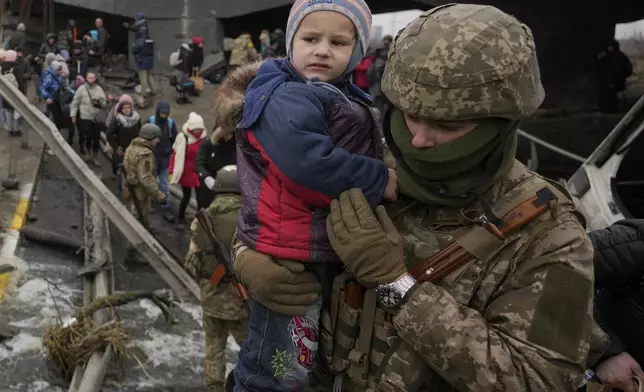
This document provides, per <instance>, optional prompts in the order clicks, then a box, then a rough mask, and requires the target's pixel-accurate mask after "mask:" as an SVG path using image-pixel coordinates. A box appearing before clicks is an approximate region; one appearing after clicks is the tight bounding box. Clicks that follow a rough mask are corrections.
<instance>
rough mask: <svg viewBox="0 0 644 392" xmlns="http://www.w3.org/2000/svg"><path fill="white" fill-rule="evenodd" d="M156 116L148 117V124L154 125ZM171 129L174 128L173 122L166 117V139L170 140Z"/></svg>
mask: <svg viewBox="0 0 644 392" xmlns="http://www.w3.org/2000/svg"><path fill="white" fill-rule="evenodd" d="M156 120H157V116H150V118H149V119H148V122H149V123H150V124H156ZM172 128H174V120H173V119H171V118H170V117H168V137H169V138H170V139H172Z"/></svg>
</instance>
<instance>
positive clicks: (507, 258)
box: [235, 4, 606, 392]
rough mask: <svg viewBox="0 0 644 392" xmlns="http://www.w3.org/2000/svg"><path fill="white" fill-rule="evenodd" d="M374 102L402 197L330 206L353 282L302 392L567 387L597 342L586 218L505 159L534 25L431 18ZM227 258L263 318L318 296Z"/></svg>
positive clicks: (458, 15)
mask: <svg viewBox="0 0 644 392" xmlns="http://www.w3.org/2000/svg"><path fill="white" fill-rule="evenodd" d="M382 90H383V93H384V94H385V95H386V96H387V98H388V99H389V101H390V102H391V104H392V107H390V108H388V110H387V111H386V112H385V116H384V133H385V137H386V140H387V144H388V146H389V147H390V148H391V151H392V153H393V155H394V157H395V158H396V170H397V173H398V187H399V190H400V193H401V195H400V199H399V200H398V201H397V202H394V203H392V204H390V205H388V206H387V207H386V209H385V207H383V206H379V207H378V208H377V209H376V212H375V213H374V212H373V211H372V210H371V208H370V207H369V206H368V204H367V202H366V200H365V197H364V196H363V195H362V193H361V191H360V190H358V189H354V190H351V191H348V192H345V193H343V194H342V195H341V196H340V198H339V200H334V201H333V202H332V203H331V213H330V215H329V218H328V220H327V232H328V234H329V239H330V241H331V244H332V245H333V247H334V249H335V251H336V252H337V254H338V256H339V257H340V259H341V260H342V262H343V263H344V266H345V268H346V269H347V271H348V273H347V274H343V275H345V276H342V275H340V276H339V277H336V278H335V280H334V282H333V290H332V293H331V296H330V298H331V300H330V301H329V303H326V304H325V306H324V308H323V312H324V313H323V315H322V317H321V322H322V333H321V335H320V336H321V337H320V338H319V344H320V353H321V355H320V357H321V358H320V359H321V362H322V363H321V364H320V365H321V366H317V367H316V371H315V372H314V374H313V376H312V379H311V385H310V386H311V389H312V390H320V391H329V390H334V391H340V390H343V391H376V390H378V391H432V392H436V391H438V392H443V391H445V392H447V391H456V390H458V391H460V392H466V391H534V392H536V391H546V390H556V391H575V390H576V389H577V386H578V385H579V383H580V381H581V380H582V377H583V374H584V370H585V369H586V367H587V366H588V365H589V364H591V362H592V361H593V359H591V358H590V353H595V349H603V347H605V344H606V339H605V335H604V334H603V333H602V332H601V331H600V330H598V329H597V328H596V327H595V324H594V322H593V319H592V300H593V264H592V260H593V248H592V244H591V242H590V241H589V239H588V236H587V235H586V230H585V222H584V218H583V216H582V215H581V214H580V213H579V212H578V211H577V210H576V209H575V207H574V204H573V202H572V201H571V198H570V196H569V195H568V194H567V193H566V192H565V190H564V189H562V188H561V187H560V186H559V185H558V184H555V183H550V182H549V181H547V180H545V179H544V178H542V177H539V176H538V175H536V174H535V173H532V172H530V171H529V170H528V169H527V168H526V167H525V166H524V165H522V164H521V163H519V162H518V161H516V160H515V151H516V142H517V128H518V124H519V122H520V120H521V118H523V117H525V116H528V115H530V114H532V113H534V112H535V111H536V110H537V108H538V107H539V106H540V105H541V103H542V101H543V99H544V90H543V87H542V85H541V79H540V74H539V68H538V63H537V57H536V51H535V43H534V39H533V36H532V33H531V31H530V29H529V28H528V27H527V26H525V25H523V24H522V23H520V22H519V21H518V20H516V19H515V18H514V17H512V16H510V15H507V14H505V13H503V12H502V11H500V10H498V9H496V8H494V7H491V6H482V5H472V4H448V5H444V6H440V7H437V8H434V9H432V10H429V11H427V12H425V13H423V14H421V16H419V17H418V18H417V19H415V20H414V21H412V22H411V23H410V24H409V25H408V26H407V27H406V28H405V29H403V30H402V31H401V32H400V33H399V34H398V36H397V37H396V39H395V40H394V42H393V43H392V48H391V50H390V52H389V58H388V62H387V66H386V68H385V72H384V75H383V78H382ZM235 254H236V260H235V269H236V273H237V275H238V276H239V277H240V278H241V280H242V281H243V282H244V283H245V284H246V285H247V287H248V289H249V292H250V294H251V296H252V297H253V298H254V299H256V300H257V301H259V302H261V303H262V304H263V305H265V306H266V307H268V308H270V309H274V310H275V311H277V312H279V313H283V314H292V315H296V316H297V315H300V316H301V315H302V314H303V313H304V311H305V309H306V306H308V305H310V304H311V303H313V302H314V301H315V300H316V299H317V297H318V293H319V291H320V286H319V285H316V284H315V283H316V279H315V277H313V276H312V275H311V273H309V272H306V271H303V272H302V270H300V271H295V270H293V269H288V268H285V267H282V266H279V265H276V264H275V263H271V262H270V260H269V259H268V257H266V256H265V255H263V254H261V253H258V252H256V251H254V250H250V249H245V248H244V247H243V246H241V247H238V244H236V246H235ZM352 279H353V280H356V281H357V282H358V283H360V285H361V286H362V290H363V291H362V292H361V290H360V289H356V287H355V283H354V281H352ZM374 289H375V290H374ZM295 293H297V294H298V295H293V294H295ZM289 294H290V295H289ZM323 297H327V295H326V293H325V294H324V295H323ZM342 299H344V300H343V301H341V300H342ZM306 301H309V302H307V303H306V304H305V302H306ZM367 326H368V327H367ZM255 333H256V332H255V331H251V339H252V338H258V339H261V338H262V336H253V335H254V334H255ZM307 338H309V340H311V338H313V340H316V339H317V338H318V337H317V336H309V337H307ZM294 339H295V337H294ZM597 351H602V350H597ZM253 354H254V355H257V356H264V355H273V353H271V347H270V342H269V341H267V342H266V345H265V346H264V347H262V349H261V350H260V351H259V352H256V353H253ZM277 359H279V361H278V360H276V361H275V363H274V367H275V368H276V371H277V370H280V369H283V368H288V366H292V359H291V358H282V357H280V358H277ZM249 376H250V375H249ZM241 390H242V389H238V390H237V391H238V392H239V391H241Z"/></svg>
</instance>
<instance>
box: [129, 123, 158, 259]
mask: <svg viewBox="0 0 644 392" xmlns="http://www.w3.org/2000/svg"><path fill="white" fill-rule="evenodd" d="M160 138H161V129H159V127H158V126H156V125H155V124H145V125H143V126H142V127H141V130H140V131H139V136H138V137H137V138H135V139H134V140H132V143H130V145H129V146H128V147H127V148H126V149H125V154H124V155H123V168H124V169H125V170H124V171H123V173H122V174H121V175H122V181H123V182H122V183H123V184H124V185H125V186H124V187H123V195H124V199H125V201H126V203H127V206H128V209H129V210H130V212H132V214H133V215H134V216H135V217H136V218H137V219H138V220H139V222H141V224H143V226H145V227H147V228H148V229H150V225H149V214H150V206H151V203H152V200H155V201H157V202H159V203H165V201H166V195H165V193H163V192H161V189H159V184H157V176H156V165H157V164H156V158H155V148H156V145H157V144H158V143H159V139H160ZM130 187H131V188H133V193H132V192H131V191H130ZM135 199H136V201H135ZM137 204H138V207H139V208H140V211H141V215H139V213H138V211H137ZM126 260H128V261H138V260H140V258H138V257H137V254H136V249H135V248H134V247H133V246H132V244H128V247H127V255H126Z"/></svg>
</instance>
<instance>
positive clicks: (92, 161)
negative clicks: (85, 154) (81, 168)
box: [90, 151, 103, 168]
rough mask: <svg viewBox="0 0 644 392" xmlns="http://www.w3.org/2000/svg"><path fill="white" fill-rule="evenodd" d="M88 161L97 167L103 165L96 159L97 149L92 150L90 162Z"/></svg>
mask: <svg viewBox="0 0 644 392" xmlns="http://www.w3.org/2000/svg"><path fill="white" fill-rule="evenodd" d="M90 163H91V164H92V165H94V167H98V168H100V167H103V165H101V163H100V162H99V161H98V151H94V152H93V153H92V157H91V162H90Z"/></svg>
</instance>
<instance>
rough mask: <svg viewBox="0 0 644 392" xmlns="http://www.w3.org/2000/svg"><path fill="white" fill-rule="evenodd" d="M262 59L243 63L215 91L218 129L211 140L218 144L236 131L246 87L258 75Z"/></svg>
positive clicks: (214, 102)
mask: <svg viewBox="0 0 644 392" xmlns="http://www.w3.org/2000/svg"><path fill="white" fill-rule="evenodd" d="M260 65H262V61H257V62H254V63H250V64H246V65H243V66H241V67H239V68H237V69H235V70H234V71H232V72H231V73H230V74H228V76H227V77H226V79H225V80H224V82H223V83H222V84H221V86H220V87H219V89H217V92H216V93H215V99H214V100H213V106H214V111H215V124H216V126H217V129H215V132H213V134H212V136H211V141H212V143H213V144H216V143H217V141H218V140H220V139H221V138H222V137H224V136H226V135H230V134H233V133H235V129H237V124H239V122H240V121H241V116H242V111H243V108H244V99H245V95H246V88H248V85H249V84H250V82H252V81H253V79H255V77H256V76H257V71H258V70H259V67H260Z"/></svg>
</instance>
